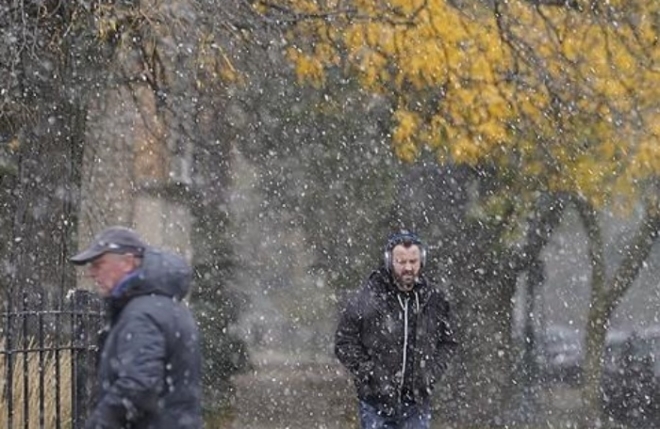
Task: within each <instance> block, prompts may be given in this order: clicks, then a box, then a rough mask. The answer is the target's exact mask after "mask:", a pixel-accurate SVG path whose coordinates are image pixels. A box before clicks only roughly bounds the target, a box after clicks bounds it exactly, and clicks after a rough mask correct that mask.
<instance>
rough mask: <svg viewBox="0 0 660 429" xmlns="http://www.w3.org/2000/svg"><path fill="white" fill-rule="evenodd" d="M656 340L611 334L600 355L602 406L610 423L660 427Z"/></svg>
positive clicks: (631, 334)
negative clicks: (601, 355) (601, 358)
mask: <svg viewBox="0 0 660 429" xmlns="http://www.w3.org/2000/svg"><path fill="white" fill-rule="evenodd" d="M655 342H656V341H655V339H653V338H649V337H648V336H645V335H640V334H639V333H637V332H634V331H633V332H629V333H622V332H611V333H609V334H608V337H607V341H606V345H605V351H604V353H603V379H602V392H603V405H604V408H605V412H606V413H607V414H608V415H609V416H611V417H612V418H613V419H614V420H616V421H618V422H620V423H624V424H626V425H628V426H630V427H635V428H656V427H658V426H660V373H658V368H657V362H656V361H657V357H658V354H657V351H658V350H657V346H658V345H660V344H654V343H655Z"/></svg>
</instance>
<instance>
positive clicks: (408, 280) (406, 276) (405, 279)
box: [396, 272, 417, 292]
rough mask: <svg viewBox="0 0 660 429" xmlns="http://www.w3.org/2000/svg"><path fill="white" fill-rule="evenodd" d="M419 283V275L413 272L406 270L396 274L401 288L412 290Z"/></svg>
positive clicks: (406, 290) (405, 290) (397, 282)
mask: <svg viewBox="0 0 660 429" xmlns="http://www.w3.org/2000/svg"><path fill="white" fill-rule="evenodd" d="M415 283H417V276H416V275H415V273H413V272H405V273H401V274H400V275H397V276H396V284H397V286H398V287H399V289H400V290H402V291H404V292H410V291H411V290H413V288H414V287H415Z"/></svg>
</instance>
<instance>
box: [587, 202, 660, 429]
mask: <svg viewBox="0 0 660 429" xmlns="http://www.w3.org/2000/svg"><path fill="white" fill-rule="evenodd" d="M575 204H576V207H577V208H578V213H579V214H580V218H581V219H582V222H583V224H584V226H585V229H586V231H587V237H588V239H589V256H590V261H591V302H590V309H589V316H588V320H587V336H586V338H587V341H586V356H585V362H584V384H583V387H582V400H583V404H584V412H583V414H582V415H583V418H582V421H581V422H580V427H581V428H583V429H589V428H593V427H597V426H598V425H599V424H600V423H602V422H603V420H604V419H603V404H602V400H603V398H602V395H601V380H602V374H603V361H602V357H603V351H604V348H605V341H606V336H607V331H608V328H609V325H610V318H611V316H612V313H613V312H614V310H615V309H616V307H617V305H618V304H619V302H620V300H621V298H622V297H623V296H624V295H625V293H626V291H627V290H628V289H629V288H630V286H631V285H632V284H633V282H634V280H635V279H636V278H637V275H638V274H639V271H640V270H641V268H642V267H643V265H644V262H645V261H646V259H647V258H648V256H649V254H650V252H651V249H652V247H653V244H654V243H655V241H656V239H657V237H658V232H659V231H660V216H659V214H658V211H657V206H655V205H647V206H646V211H645V214H644V217H643V219H642V221H641V223H640V227H639V229H638V230H637V232H636V234H635V236H634V237H633V239H632V240H631V241H630V243H628V244H627V245H626V246H625V247H624V248H623V249H622V250H623V252H622V254H623V255H624V256H623V260H622V262H621V264H620V265H619V267H618V268H617V270H616V272H615V274H614V276H613V277H612V279H611V280H609V281H608V279H607V278H606V267H605V260H604V257H603V254H604V243H603V237H602V232H601V230H600V224H599V220H598V216H597V214H596V211H595V209H594V208H593V207H592V206H590V205H589V204H588V203H587V202H586V201H584V200H575Z"/></svg>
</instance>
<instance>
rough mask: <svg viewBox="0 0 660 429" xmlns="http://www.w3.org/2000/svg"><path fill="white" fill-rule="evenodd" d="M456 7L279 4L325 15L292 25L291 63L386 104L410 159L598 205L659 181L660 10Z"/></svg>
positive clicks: (362, 0) (316, 78)
mask: <svg viewBox="0 0 660 429" xmlns="http://www.w3.org/2000/svg"><path fill="white" fill-rule="evenodd" d="M276 3H277V2H276ZM458 3H459V4H462V5H463V6H462V7H456V6H454V4H456V2H448V1H446V0H426V1H424V0H389V1H374V0H353V1H350V2H341V3H336V4H335V6H334V7H333V6H332V5H331V6H328V4H329V3H328V2H323V1H314V0H305V1H304V2H303V1H299V0H287V1H286V7H288V8H291V9H292V10H295V11H297V12H298V13H300V16H301V17H305V16H306V15H305V14H308V15H307V16H308V17H311V16H312V15H313V16H317V17H319V16H320V17H323V18H321V19H313V18H309V19H301V20H300V21H299V23H298V25H296V26H294V27H292V29H291V30H290V32H289V33H288V39H289V42H290V43H291V46H292V48H291V49H290V51H289V54H290V55H289V56H290V58H291V59H292V60H293V61H294V63H295V65H296V70H297V72H298V75H299V76H300V77H301V78H302V79H303V80H306V81H309V82H312V83H314V84H315V85H317V86H320V85H322V84H323V83H324V79H325V73H326V71H327V70H328V69H329V68H337V67H339V68H341V69H342V71H343V72H345V73H349V74H351V75H353V76H356V77H357V78H358V79H359V81H360V83H361V84H362V85H363V87H365V88H366V89H367V90H369V91H373V92H378V93H381V94H384V95H387V96H389V97H390V98H391V100H392V101H393V105H394V108H395V110H394V113H393V120H394V124H395V127H394V129H393V132H392V144H393V147H394V150H395V152H396V154H397V155H398V156H399V157H400V158H401V159H403V160H406V161H411V160H414V159H415V157H416V156H417V155H418V153H419V152H420V149H421V148H422V147H423V146H426V147H430V148H431V149H433V150H434V151H435V152H436V153H437V155H438V158H439V159H440V160H443V161H453V162H460V163H469V164H479V163H497V164H498V165H501V166H504V167H506V168H507V169H510V170H514V171H516V172H517V173H518V174H520V175H526V176H528V178H529V177H531V178H533V180H535V181H537V182H539V183H543V184H544V185H545V186H546V187H548V188H553V187H554V188H560V189H564V190H569V191H572V192H579V193H581V194H583V195H585V196H587V197H590V198H591V199H592V201H594V202H596V203H598V202H603V201H605V200H606V199H607V198H609V197H610V195H612V194H613V193H628V194H630V193H634V192H635V191H636V189H635V186H636V184H639V183H640V182H641V181H642V179H643V178H644V177H648V176H652V175H657V174H658V172H660V141H659V138H660V125H658V124H660V42H659V39H658V37H659V31H660V2H651V1H646V0H629V1H618V0H609V1H608V2H598V5H597V7H596V6H594V3H593V2H586V1H581V0H579V1H577V3H576V5H577V7H568V6H566V5H559V6H557V5H555V6H535V5H534V4H533V3H534V2H525V1H508V2H505V1H496V2H493V6H492V7H491V6H485V3H488V2H479V1H463V2H458ZM271 4H272V3H271ZM338 8H342V9H338Z"/></svg>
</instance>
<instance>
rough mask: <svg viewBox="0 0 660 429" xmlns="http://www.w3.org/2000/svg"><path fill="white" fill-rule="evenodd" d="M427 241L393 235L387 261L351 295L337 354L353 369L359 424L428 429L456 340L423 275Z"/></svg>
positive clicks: (437, 294) (438, 295) (442, 304)
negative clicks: (437, 388) (438, 384)
mask: <svg viewBox="0 0 660 429" xmlns="http://www.w3.org/2000/svg"><path fill="white" fill-rule="evenodd" d="M425 261H426V247H425V246H424V244H423V243H422V241H421V240H420V239H419V237H418V236H417V235H416V234H414V233H412V232H410V231H400V232H398V233H396V234H393V235H392V236H390V237H389V239H388V241H387V243H386V245H385V252H384V258H383V264H382V265H381V266H380V267H379V268H378V269H377V270H375V271H373V272H372V273H371V275H370V276H369V278H368V279H367V281H366V282H365V283H364V284H363V285H362V286H361V287H360V288H358V289H357V290H355V291H354V292H353V294H352V295H351V296H350V297H349V299H348V300H347V302H346V305H345V306H344V308H343V309H342V311H341V314H340V316H339V324H338V326H337V332H336V337H335V353H336V355H337V357H338V358H339V361H340V362H341V363H342V364H343V365H344V366H345V367H346V368H347V369H348V371H349V372H350V373H351V375H352V376H353V381H354V384H355V387H356V390H357V396H358V410H359V418H360V427H361V428H362V429H386V428H387V429H429V428H430V424H431V403H430V402H431V401H430V400H431V393H432V391H433V387H434V385H435V383H436V382H437V381H438V380H439V379H440V377H441V376H442V374H443V372H444V371H445V367H446V366H447V363H448V359H449V356H450V354H451V353H452V350H453V349H454V348H455V345H456V342H455V340H454V338H453V334H452V330H451V323H450V312H449V304H448V302H447V301H446V299H445V297H444V294H443V293H442V292H441V290H440V289H438V288H436V287H435V286H434V285H432V284H431V283H430V282H429V281H427V279H426V278H425V277H424V275H423V274H422V268H423V267H424V263H425Z"/></svg>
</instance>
